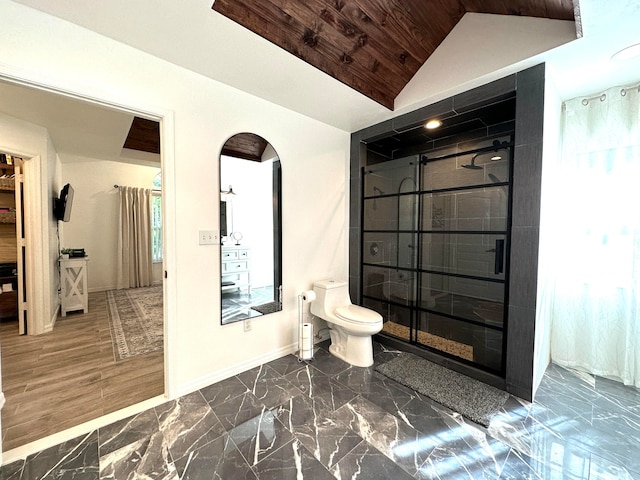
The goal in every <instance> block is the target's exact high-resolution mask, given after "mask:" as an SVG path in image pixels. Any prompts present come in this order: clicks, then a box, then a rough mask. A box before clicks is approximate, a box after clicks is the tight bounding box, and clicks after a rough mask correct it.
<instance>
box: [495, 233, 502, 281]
mask: <svg viewBox="0 0 640 480" xmlns="http://www.w3.org/2000/svg"><path fill="white" fill-rule="evenodd" d="M495 252H496V256H495V261H494V266H493V273H495V274H496V275H498V274H500V273H502V271H503V270H504V239H503V238H501V239H496V249H495Z"/></svg>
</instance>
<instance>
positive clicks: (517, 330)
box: [349, 64, 544, 400]
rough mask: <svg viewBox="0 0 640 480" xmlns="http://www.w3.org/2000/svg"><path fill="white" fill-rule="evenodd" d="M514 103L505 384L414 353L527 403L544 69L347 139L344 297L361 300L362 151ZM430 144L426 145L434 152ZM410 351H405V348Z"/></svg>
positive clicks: (537, 68)
mask: <svg viewBox="0 0 640 480" xmlns="http://www.w3.org/2000/svg"><path fill="white" fill-rule="evenodd" d="M514 92H515V97H516V120H515V145H516V146H515V153H514V165H513V205H512V218H513V225H512V246H511V255H510V257H509V262H510V267H511V276H510V280H509V284H508V286H509V305H508V311H509V320H508V329H507V352H506V372H505V377H504V378H501V377H496V376H493V375H491V374H487V373H485V372H479V371H477V370H476V369H474V368H472V367H468V366H466V365H463V364H459V363H457V362H455V361H452V360H450V359H447V358H444V357H440V356H438V355H436V354H431V353H430V352H427V351H421V352H420V353H421V354H423V356H426V357H428V358H430V359H431V360H432V361H435V362H438V363H441V364H444V365H446V366H448V367H450V368H453V369H455V370H458V371H461V372H463V373H466V374H469V375H471V376H474V377H476V378H478V379H480V380H483V381H486V382H488V383H491V384H493V385H496V386H498V387H501V388H504V389H505V390H507V391H508V392H510V393H513V394H515V395H517V396H519V397H521V398H524V399H527V400H530V399H531V398H532V396H533V391H532V389H533V351H534V343H533V342H534V331H535V311H536V284H537V258H538V233H539V223H540V217H539V213H540V179H541V170H542V125H543V114H544V109H543V106H544V64H541V65H537V66H535V67H532V68H529V69H527V70H524V71H522V72H518V73H516V74H514V75H510V76H508V77H505V78H502V79H500V80H497V81H495V82H492V83H490V84H487V85H484V86H481V87H478V88H475V89H473V90H470V91H468V92H464V93H461V94H459V95H456V96H454V97H450V98H448V99H446V100H442V101H440V102H438V103H435V104H433V105H429V106H426V107H423V108H421V109H418V110H416V111H414V112H411V113H408V114H405V115H401V116H399V117H396V118H394V119H391V120H388V121H386V122H383V123H380V124H378V125H374V126H372V127H368V128H366V129H363V130H360V131H358V132H355V133H353V134H352V136H351V168H350V171H351V181H350V187H351V190H350V225H349V233H350V237H349V238H350V242H349V246H350V253H349V257H350V261H349V267H350V269H349V285H350V293H351V298H353V299H359V300H360V299H361V298H362V293H363V292H362V291H361V286H362V281H361V277H362V265H361V258H362V252H361V245H362V218H361V214H362V213H361V212H362V196H363V192H362V188H363V179H362V178H361V172H362V167H363V166H365V164H366V161H367V148H366V144H367V143H370V142H373V141H376V140H378V139H381V138H385V137H387V136H389V135H391V134H393V133H399V132H402V131H405V130H407V129H409V128H411V127H415V126H416V125H419V124H421V123H423V122H424V121H425V120H427V119H429V118H433V117H438V118H441V119H445V118H452V117H455V116H457V115H460V114H462V113H464V112H468V111H471V110H477V109H480V108H485V107H486V108H490V106H491V105H493V104H495V103H496V102H498V101H502V100H504V99H506V98H509V97H511V96H513V95H514ZM510 128H513V124H511V125H506V126H505V125H496V126H494V127H491V129H490V131H488V132H487V134H488V135H494V134H499V133H502V129H507V130H508V129H510ZM436 146H437V145H433V147H436ZM409 349H410V348H409Z"/></svg>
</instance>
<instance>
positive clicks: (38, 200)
mask: <svg viewBox="0 0 640 480" xmlns="http://www.w3.org/2000/svg"><path fill="white" fill-rule="evenodd" d="M0 81H3V82H7V83H12V84H16V85H20V86H23V87H27V88H33V89H37V90H42V91H46V92H49V93H52V94H58V95H63V96H66V97H69V98H71V99H73V100H78V101H84V102H88V103H91V104H94V105H98V106H102V107H104V108H107V109H113V110H118V111H121V112H125V113H129V114H132V115H134V116H139V117H143V118H147V119H152V120H156V121H158V122H159V123H160V151H161V154H160V155H161V156H160V165H161V172H162V187H163V191H162V215H163V219H162V228H163V231H162V240H163V260H162V262H163V304H164V305H163V323H164V398H165V399H172V398H175V396H176V394H177V387H176V381H175V372H174V368H173V367H172V363H171V362H170V358H171V353H172V348H171V345H172V343H173V342H172V339H173V338H174V337H175V332H176V331H177V326H176V325H175V322H176V320H175V319H176V318H177V316H176V301H177V300H176V299H177V283H176V275H175V272H176V209H175V170H176V168H175V121H174V112H173V111H172V110H168V109H163V108H158V107H157V106H154V105H147V104H129V105H125V104H122V103H120V102H118V101H116V100H113V99H108V98H98V97H95V96H92V95H90V94H87V93H85V92H83V91H80V90H78V88H79V87H77V86H75V87H74V88H75V89H74V90H71V89H69V88H68V87H67V86H66V85H65V86H63V85H55V84H53V83H44V82H42V81H41V80H40V78H39V76H38V75H37V74H29V75H25V73H24V71H17V70H15V69H12V68H7V67H6V66H2V65H0ZM130 103H133V102H130ZM14 150H15V148H7V151H14ZM16 155H18V156H22V157H23V159H27V158H30V159H32V160H30V161H29V160H25V168H24V172H23V173H24V175H25V184H24V187H25V194H27V195H28V199H27V198H25V199H26V200H27V201H26V202H25V203H26V204H27V205H25V212H24V213H25V220H26V221H25V230H26V232H25V234H26V235H28V237H30V238H31V239H32V240H33V239H38V240H37V241H36V242H35V243H33V242H30V244H29V245H27V248H29V247H30V248H31V254H30V255H28V257H27V272H26V275H27V295H28V297H27V298H30V299H31V300H30V301H32V302H33V301H34V300H36V299H39V301H36V302H35V303H34V304H33V306H34V307H35V306H36V305H38V304H40V305H41V306H42V307H44V306H45V303H44V302H45V298H44V296H42V295H35V294H34V293H35V292H36V290H34V288H35V287H34V282H31V287H29V277H30V276H31V278H33V279H37V278H42V281H44V279H45V278H47V280H48V275H43V274H42V273H43V270H38V269H37V268H36V269H35V270H34V267H36V266H41V267H42V266H43V265H48V264H51V263H52V262H49V260H50V259H47V258H45V257H46V256H45V255H44V249H43V247H44V245H43V243H44V242H43V241H42V240H41V238H42V233H43V232H44V231H45V229H47V228H48V223H49V222H48V220H49V215H47V216H45V215H44V212H43V211H42V210H43V206H44V202H43V200H44V199H43V198H42V191H41V190H42V189H41V188H29V187H28V185H27V179H28V178H39V175H36V176H35V177H34V174H39V173H40V172H39V170H40V156H39V153H38V154H36V153H27V152H16ZM34 159H37V161H35V162H33V160H34ZM27 165H29V166H30V167H31V168H30V175H28V174H27V171H28V168H27ZM32 202H34V203H32ZM47 204H48V203H47ZM34 207H35V208H34ZM38 214H39V216H38ZM27 224H29V226H30V227H31V229H27ZM27 240H28V241H29V239H27ZM38 243H40V244H41V246H40V249H38V250H34V248H35V247H36V245H37V244H38ZM33 255H35V257H32V256H33ZM30 258H31V260H30ZM36 271H39V272H40V273H39V275H34V272H36ZM48 271H49V270H47V272H48ZM45 291H46V290H45ZM46 298H47V299H49V300H50V296H49V295H47V296H46ZM30 307H31V305H30ZM43 310H44V308H43V309H42V310H41V311H40V313H39V315H41V316H42V315H43V314H44V313H43ZM55 313H56V314H57V309H56V312H55ZM36 314H37V310H36V311H32V313H31V314H30V315H28V317H27V318H28V321H29V317H31V320H32V321H35V318H34V317H35V315H36ZM29 327H30V325H28V327H27V328H29ZM34 328H36V329H35V331H36V332H39V333H43V332H42V331H40V330H39V329H38V328H37V327H34ZM3 405H4V393H3V392H2V365H1V362H0V409H1V408H2V406H3ZM129 415H131V412H129V411H128V410H126V409H125V411H124V412H123V413H122V414H121V415H118V414H117V412H116V413H115V414H109V419H110V421H115V420H119V419H121V418H126V417H127V416H129ZM100 418H102V417H99V418H97V419H95V420H92V421H90V422H87V423H86V426H87V428H91V427H92V426H93V425H96V426H97V425H100V424H101V421H100ZM0 428H1V425H0ZM77 428H78V427H74V430H75V429H77ZM54 437H56V436H54ZM49 438H50V440H49V441H50V442H51V445H54V444H57V443H59V439H57V438H56V439H51V437H49ZM2 463H3V450H2V439H1V438H0V464H2Z"/></svg>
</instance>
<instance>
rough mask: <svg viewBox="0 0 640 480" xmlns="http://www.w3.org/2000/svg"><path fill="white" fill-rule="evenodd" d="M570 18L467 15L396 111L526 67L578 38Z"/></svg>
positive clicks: (414, 80) (402, 96)
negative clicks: (546, 53)
mask: <svg viewBox="0 0 640 480" xmlns="http://www.w3.org/2000/svg"><path fill="white" fill-rule="evenodd" d="M575 38H576V30H575V24H574V22H571V21H563V20H549V19H545V18H534V17H521V16H518V15H491V14H486V13H466V14H465V15H464V16H463V17H462V19H461V20H460V21H459V22H458V23H457V24H456V26H455V27H454V28H453V30H452V31H451V32H450V33H449V35H447V37H446V38H445V39H444V41H443V42H442V43H441V44H440V45H439V46H438V48H437V49H436V50H435V51H434V52H433V54H432V55H431V56H430V57H429V58H428V60H427V61H426V62H425V63H424V65H422V67H420V69H419V70H418V71H417V72H416V74H415V75H414V76H413V78H412V79H411V80H410V81H409V83H407V85H406V86H405V87H404V88H403V89H402V91H401V92H400V94H398V96H397V97H396V99H395V102H394V105H395V109H396V112H397V113H401V112H406V111H411V110H413V109H415V108H417V107H419V106H423V105H428V104H430V103H433V102H435V101H437V100H441V99H444V98H447V97H450V96H451V95H453V94H455V93H460V92H463V91H466V90H469V89H471V88H474V87H477V86H480V85H483V84H486V83H489V82H491V81H493V80H497V79H499V78H502V77H504V76H506V75H508V74H511V73H515V72H517V71H520V70H524V69H525V68H527V67H531V66H533V65H536V64H538V63H541V62H542V61H543V60H540V59H536V55H537V54H540V53H542V52H546V51H547V50H550V49H553V48H554V47H558V46H560V45H563V44H566V43H568V42H571V41H572V40H575Z"/></svg>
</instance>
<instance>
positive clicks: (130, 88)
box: [0, 2, 350, 395]
mask: <svg viewBox="0 0 640 480" xmlns="http://www.w3.org/2000/svg"><path fill="white" fill-rule="evenodd" d="M0 17H1V18H3V20H4V22H3V24H4V28H3V29H2V30H1V31H0V44H2V45H3V49H2V54H1V55H2V57H1V59H0V62H1V63H0V74H5V75H11V76H20V77H23V78H27V79H29V80H31V81H38V82H44V83H45V84H47V85H51V86H54V87H57V88H61V89H63V90H71V91H72V92H75V93H79V94H82V95H84V96H88V97H97V98H99V99H101V100H104V101H107V102H112V103H116V104H122V105H128V106H131V107H133V108H134V109H139V110H142V111H145V112H150V113H159V114H164V115H165V120H164V121H163V152H164V159H165V165H163V175H164V177H165V178H164V181H163V185H165V190H166V191H165V192H164V195H165V200H166V202H167V205H166V207H167V208H166V210H167V212H166V213H167V224H166V228H167V231H168V235H167V237H168V238H167V249H168V251H167V254H166V257H167V266H168V267H167V269H168V280H167V282H166V292H167V295H165V299H166V301H167V304H166V308H167V311H168V314H169V318H168V330H167V331H168V336H167V343H168V350H167V353H168V356H167V371H168V382H169V388H170V392H171V393H172V394H176V395H177V394H181V393H185V392H187V391H190V390H193V389H195V388H197V387H201V386H203V385H205V384H207V383H209V382H211V381H215V380H218V379H221V378H223V377H226V376H229V375H231V374H233V373H236V372H239V371H242V370H244V369H246V368H249V367H251V366H253V365H256V364H258V363H260V362H262V361H264V360H268V359H271V358H275V357H278V356H281V355H283V354H285V353H289V352H292V351H294V349H295V347H296V338H297V337H296V334H297V319H296V313H297V312H296V295H297V293H298V292H299V291H301V290H306V289H308V288H310V287H311V285H312V282H313V281H314V280H317V279H319V278H324V277H327V276H336V277H342V278H346V277H347V273H348V262H347V259H348V252H347V245H348V242H347V225H348V221H347V215H348V202H347V190H348V185H347V183H346V179H347V178H348V158H347V157H348V151H349V140H350V138H349V134H348V133H347V132H344V131H340V130H338V129H335V128H333V127H329V126H327V125H324V124H322V123H320V122H317V121H314V120H311V119H309V118H307V117H304V116H302V115H299V114H296V113H292V112H291V111H288V110H286V109H283V108H281V107H278V106H275V105H273V104H270V103H268V102H266V101H263V100H260V99H258V98H255V97H252V96H250V95H247V94H244V93H242V92H240V91H237V90H235V89H233V88H230V87H228V86H224V85H222V84H219V83H217V82H214V81H212V80H209V79H206V78H204V77H201V76H199V75H196V74H193V73H191V72H189V71H186V70H184V69H182V68H179V67H176V66H174V65H171V64H169V63H167V62H164V61H161V60H158V59H156V58H154V57H152V56H150V55H147V54H143V53H141V52H139V51H136V50H134V49H132V48H129V47H126V46H124V45H121V44H118V43H116V42H114V41H112V40H108V39H106V38H104V37H102V36H100V35H97V34H95V33H92V32H88V31H86V30H83V29H81V28H78V27H75V26H73V25H71V24H68V23H66V22H64V21H61V20H58V19H55V18H53V17H50V16H47V15H44V14H41V13H39V12H36V11H33V10H31V9H28V8H25V7H22V6H20V5H17V4H13V3H11V2H3V3H1V4H0ZM171 128H172V130H171ZM239 132H254V133H257V134H258V135H261V136H262V137H264V138H266V139H268V140H269V141H270V142H271V143H272V144H273V145H275V146H276V148H277V151H278V154H279V156H280V158H281V162H282V176H283V237H284V238H283V250H284V262H283V263H284V265H283V267H284V268H283V277H284V305H283V307H284V308H283V311H282V312H279V313H277V314H272V315H268V316H265V317H264V318H262V319H260V320H259V321H256V322H254V324H253V330H252V331H250V332H244V331H243V328H242V325H241V324H232V325H227V326H224V327H223V326H221V325H220V295H219V293H218V292H219V290H220V267H219V266H220V258H219V255H220V253H219V248H218V247H216V246H199V245H198V230H201V229H216V228H217V227H218V222H219V220H218V208H217V205H218V198H219V191H218V185H219V178H218V168H219V154H220V150H221V147H222V145H223V143H224V142H225V141H226V139H227V138H229V137H230V136H231V135H233V134H235V133H239ZM300 212H304V216H303V217H302V218H301V216H300Z"/></svg>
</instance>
